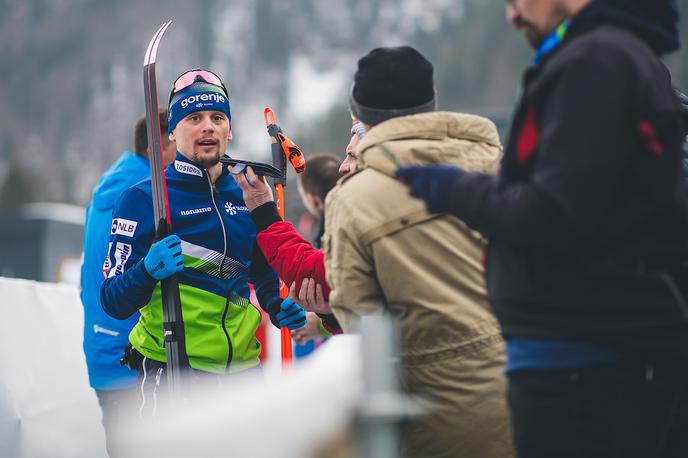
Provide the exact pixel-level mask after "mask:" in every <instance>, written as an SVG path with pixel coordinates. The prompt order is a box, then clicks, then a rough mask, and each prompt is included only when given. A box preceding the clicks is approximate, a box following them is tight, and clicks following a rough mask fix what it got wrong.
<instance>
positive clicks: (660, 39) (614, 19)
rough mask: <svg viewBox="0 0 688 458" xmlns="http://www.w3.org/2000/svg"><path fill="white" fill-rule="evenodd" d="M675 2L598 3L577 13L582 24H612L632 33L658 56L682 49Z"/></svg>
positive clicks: (599, 0) (611, 0)
mask: <svg viewBox="0 0 688 458" xmlns="http://www.w3.org/2000/svg"><path fill="white" fill-rule="evenodd" d="M678 20H679V14H678V7H677V5H676V1H675V0H595V1H593V2H591V3H590V4H589V5H588V6H587V7H585V8H584V9H583V10H581V12H580V13H578V16H577V17H576V19H575V20H574V25H575V24H576V22H579V23H586V22H587V23H591V24H596V23H612V24H616V25H618V26H620V27H624V28H626V29H629V30H631V31H632V32H633V33H635V34H636V35H637V36H639V37H640V38H641V39H642V40H643V41H645V43H647V44H648V45H649V46H650V47H651V48H652V49H653V50H654V51H655V52H656V53H657V54H660V55H662V54H667V53H670V52H673V51H676V50H677V49H678V48H679V46H680V41H679V32H678Z"/></svg>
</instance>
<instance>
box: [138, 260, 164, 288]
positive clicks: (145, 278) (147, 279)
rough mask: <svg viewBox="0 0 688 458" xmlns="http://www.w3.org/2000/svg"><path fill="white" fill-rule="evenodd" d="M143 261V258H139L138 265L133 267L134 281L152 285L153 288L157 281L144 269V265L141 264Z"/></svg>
mask: <svg viewBox="0 0 688 458" xmlns="http://www.w3.org/2000/svg"><path fill="white" fill-rule="evenodd" d="M144 260H145V258H141V260H140V261H139V263H138V264H136V265H135V266H134V268H133V270H134V274H133V275H134V279H136V280H139V283H140V284H143V285H148V284H153V286H155V284H156V283H157V282H158V280H157V279H156V278H155V277H153V276H152V275H151V274H149V273H148V270H147V269H146V263H145V262H143V261H144Z"/></svg>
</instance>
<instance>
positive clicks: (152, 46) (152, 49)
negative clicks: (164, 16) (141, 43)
mask: <svg viewBox="0 0 688 458" xmlns="http://www.w3.org/2000/svg"><path fill="white" fill-rule="evenodd" d="M170 25H172V20H171V19H170V20H169V21H165V22H163V24H162V25H161V26H160V28H158V30H157V31H156V32H155V34H154V35H153V38H151V41H150V42H149V43H148V48H146V55H145V56H144V58H143V66H144V67H145V66H147V65H150V64H153V63H155V59H156V57H157V54H158V45H159V44H160V40H162V36H163V35H164V33H165V32H166V31H167V29H168V28H169V27H170Z"/></svg>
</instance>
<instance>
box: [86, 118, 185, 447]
mask: <svg viewBox="0 0 688 458" xmlns="http://www.w3.org/2000/svg"><path fill="white" fill-rule="evenodd" d="M159 115H160V125H161V127H162V128H164V129H166V128H167V118H168V112H167V110H166V109H162V110H160V112H159ZM175 151H176V145H175V143H174V142H173V141H170V140H169V139H168V138H166V137H165V138H163V154H164V161H165V163H166V164H169V163H170V162H172V160H173V159H174V154H175ZM149 175H150V168H149V164H148V133H147V130H146V118H145V117H143V116H142V117H140V118H139V119H138V120H137V121H136V124H135V126H134V152H131V151H125V152H124V153H122V155H121V156H120V158H119V159H118V160H117V161H116V162H115V163H114V164H112V166H111V167H110V168H109V169H108V170H107V171H106V172H105V173H104V174H103V176H102V177H101V178H100V181H98V184H97V185H96V187H95V188H94V190H93V197H92V199H91V202H90V203H89V205H88V207H87V208H86V221H85V223H84V224H85V228H84V260H83V264H82V265H81V302H82V303H83V305H84V353H85V354H86V364H87V366H88V378H89V382H90V384H91V387H93V389H94V390H95V391H96V394H97V395H98V402H99V403H100V406H101V409H102V411H103V426H104V428H105V433H106V437H107V438H109V439H111V438H112V436H113V434H116V429H117V423H118V422H117V416H118V412H119V411H120V409H121V408H122V404H123V403H124V402H125V400H126V399H128V398H129V397H131V396H132V395H133V393H132V392H133V391H134V388H135V387H136V373H135V372H132V371H130V370H129V368H127V367H123V366H122V365H120V363H119V361H120V358H122V355H123V351H124V348H125V347H126V345H127V343H128V342H129V339H128V337H129V332H130V331H131V329H132V328H133V327H134V325H135V324H136V322H137V321H138V313H135V314H134V315H132V316H131V317H130V318H128V319H126V320H118V319H115V318H112V317H111V316H109V315H108V314H107V313H105V311H104V310H103V308H102V307H101V306H100V287H101V285H102V284H103V281H104V276H103V261H104V260H105V258H106V256H107V252H108V243H109V240H110V232H111V231H110V229H111V227H112V210H113V209H114V207H115V202H117V199H118V198H119V197H120V196H121V195H122V193H123V192H124V191H126V190H127V189H128V188H129V187H130V186H132V185H133V184H135V183H137V182H139V181H141V180H143V179H145V178H147V177H148V176H149ZM113 444H114V442H113V441H111V440H108V443H107V445H108V451H109V452H110V454H111V455H114V454H116V452H114V450H113Z"/></svg>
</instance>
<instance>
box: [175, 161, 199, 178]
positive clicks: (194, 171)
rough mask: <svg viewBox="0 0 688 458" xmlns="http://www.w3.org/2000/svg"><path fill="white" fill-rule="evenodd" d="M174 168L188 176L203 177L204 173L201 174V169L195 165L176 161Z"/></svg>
mask: <svg viewBox="0 0 688 458" xmlns="http://www.w3.org/2000/svg"><path fill="white" fill-rule="evenodd" d="M174 168H175V169H176V170H177V172H179V173H185V174H186V175H196V176H199V177H202V176H203V172H201V169H199V168H198V167H196V166H195V165H191V164H186V163H184V162H179V161H174Z"/></svg>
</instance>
